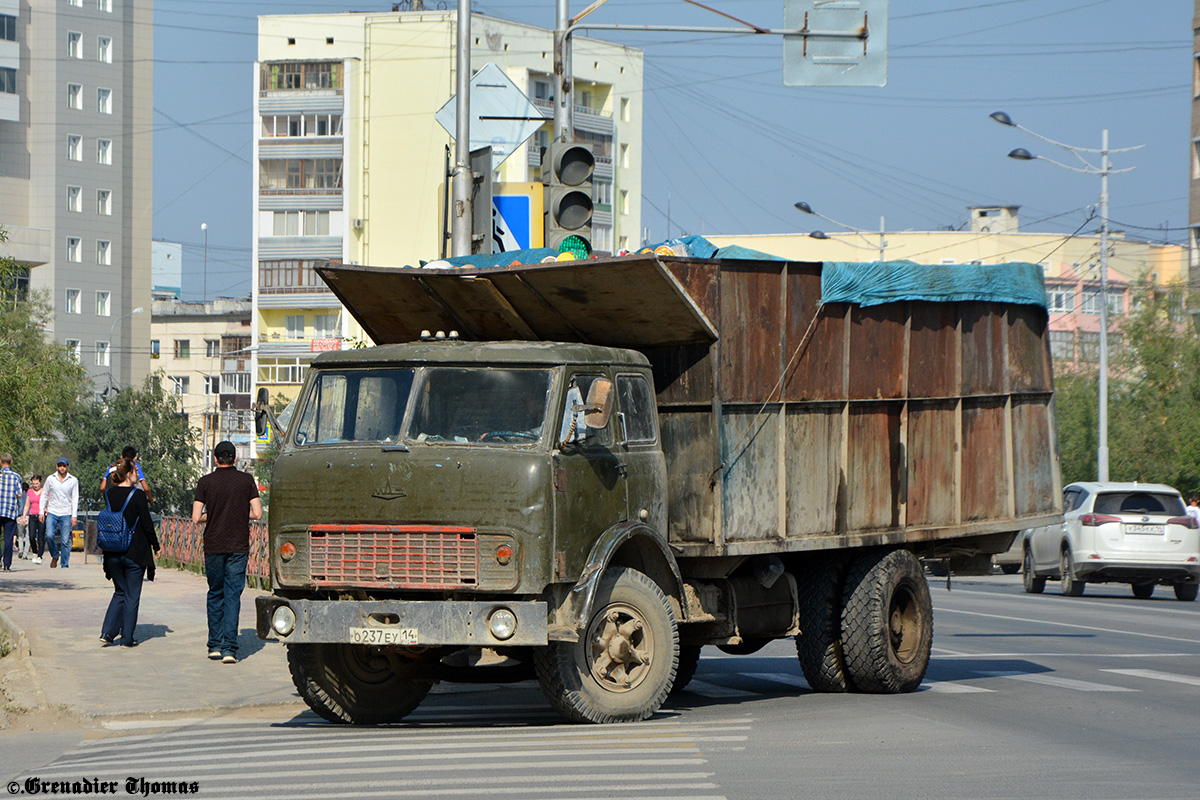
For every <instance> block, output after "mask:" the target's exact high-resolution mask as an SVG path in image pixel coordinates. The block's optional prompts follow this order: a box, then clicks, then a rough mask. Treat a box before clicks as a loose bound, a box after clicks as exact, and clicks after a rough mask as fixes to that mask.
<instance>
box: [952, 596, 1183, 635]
mask: <svg viewBox="0 0 1200 800" xmlns="http://www.w3.org/2000/svg"><path fill="white" fill-rule="evenodd" d="M982 594H987V592H983V593H982ZM937 613H939V614H966V615H967V616H969V617H986V618H988V619H1002V620H1004V621H1005V622H1030V623H1033V624H1035V625H1054V626H1056V627H1059V628H1075V629H1077V630H1083V631H1096V632H1097V633H1114V634H1117V635H1118V636H1141V637H1144V638H1146V639H1165V640H1166V641H1168V642H1185V643H1187V644H1200V639H1186V638H1184V637H1182V636H1163V635H1162V634H1159V633H1142V632H1141V631H1121V630H1116V629H1115V628H1100V627H1097V626H1095V625H1075V624H1073V623H1070V622H1056V621H1055V620H1049V619H1026V618H1024V617H1009V616H1006V615H1004V614H985V613H983V612H982V611H963V610H962V609H958V608H939V609H938V610H937Z"/></svg>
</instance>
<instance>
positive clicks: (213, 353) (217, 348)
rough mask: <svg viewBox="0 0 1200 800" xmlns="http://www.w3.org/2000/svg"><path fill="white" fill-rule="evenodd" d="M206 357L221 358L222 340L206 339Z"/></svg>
mask: <svg viewBox="0 0 1200 800" xmlns="http://www.w3.org/2000/svg"><path fill="white" fill-rule="evenodd" d="M204 357H205V358H220V357H221V340H220V339H205V340H204Z"/></svg>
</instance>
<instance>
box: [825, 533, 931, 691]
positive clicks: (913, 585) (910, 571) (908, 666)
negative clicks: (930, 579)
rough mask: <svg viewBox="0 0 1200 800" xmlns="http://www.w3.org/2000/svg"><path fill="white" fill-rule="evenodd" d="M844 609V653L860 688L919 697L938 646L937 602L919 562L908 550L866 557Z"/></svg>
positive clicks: (850, 578)
mask: <svg viewBox="0 0 1200 800" xmlns="http://www.w3.org/2000/svg"><path fill="white" fill-rule="evenodd" d="M842 605H843V611H842V647H843V649H844V650H845V657H846V672H847V674H848V676H849V677H850V680H851V682H852V683H853V685H854V687H855V688H856V689H858V690H859V691H862V692H872V693H876V694H898V693H900V692H912V691H915V690H916V689H917V687H918V686H920V685H921V681H922V680H923V679H924V678H925V670H926V669H927V668H928V667H929V651H930V648H931V647H932V646H933V601H932V599H931V598H930V596H929V585H928V584H927V583H926V582H925V574H924V571H923V570H922V569H921V562H920V561H919V560H918V559H917V557H916V556H914V555H913V554H912V553H910V552H908V551H907V550H893V551H891V552H888V553H880V552H874V553H867V554H865V555H862V556H860V557H859V558H858V559H857V560H856V561H855V562H854V563H853V564H852V565H851V567H850V571H849V573H848V574H847V576H846V585H845V589H844V591H843V603H842Z"/></svg>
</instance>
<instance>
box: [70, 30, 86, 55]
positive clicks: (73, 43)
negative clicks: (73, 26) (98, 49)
mask: <svg viewBox="0 0 1200 800" xmlns="http://www.w3.org/2000/svg"><path fill="white" fill-rule="evenodd" d="M67 56H69V57H70V58H83V34H82V33H79V32H77V31H67Z"/></svg>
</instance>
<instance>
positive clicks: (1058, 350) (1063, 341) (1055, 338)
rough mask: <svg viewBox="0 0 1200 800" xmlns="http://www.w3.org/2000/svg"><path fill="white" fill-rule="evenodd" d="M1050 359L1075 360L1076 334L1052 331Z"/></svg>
mask: <svg viewBox="0 0 1200 800" xmlns="http://www.w3.org/2000/svg"><path fill="white" fill-rule="evenodd" d="M1050 357H1051V358H1053V359H1054V360H1055V361H1074V360H1075V332H1074V331H1050Z"/></svg>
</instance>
